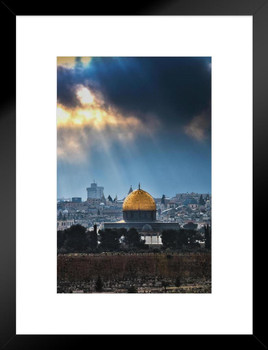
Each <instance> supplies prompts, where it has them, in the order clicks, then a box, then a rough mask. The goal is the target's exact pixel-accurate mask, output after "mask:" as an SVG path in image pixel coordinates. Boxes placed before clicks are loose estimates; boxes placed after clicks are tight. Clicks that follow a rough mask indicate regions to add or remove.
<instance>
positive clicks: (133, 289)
mask: <svg viewBox="0 0 268 350" xmlns="http://www.w3.org/2000/svg"><path fill="white" fill-rule="evenodd" d="M127 292H128V293H138V290H137V288H136V287H135V286H130V287H129V288H128V290H127Z"/></svg>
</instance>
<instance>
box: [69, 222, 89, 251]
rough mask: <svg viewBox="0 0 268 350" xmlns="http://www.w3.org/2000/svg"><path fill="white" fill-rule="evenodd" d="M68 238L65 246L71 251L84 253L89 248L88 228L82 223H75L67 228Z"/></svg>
mask: <svg viewBox="0 0 268 350" xmlns="http://www.w3.org/2000/svg"><path fill="white" fill-rule="evenodd" d="M65 235H66V239H65V242H64V247H65V248H66V249H67V250H68V251H71V252H76V253H82V252H85V250H86V249H87V248H88V240H87V236H86V228H85V227H84V226H81V225H73V226H71V227H70V228H68V229H66V230H65Z"/></svg>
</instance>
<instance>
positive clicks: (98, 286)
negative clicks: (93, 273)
mask: <svg viewBox="0 0 268 350" xmlns="http://www.w3.org/2000/svg"><path fill="white" fill-rule="evenodd" d="M102 288H103V282H102V279H101V277H100V276H98V278H97V281H96V283H95V290H96V292H102Z"/></svg>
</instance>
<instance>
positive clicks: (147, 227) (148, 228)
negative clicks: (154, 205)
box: [141, 224, 153, 232]
mask: <svg viewBox="0 0 268 350" xmlns="http://www.w3.org/2000/svg"><path fill="white" fill-rule="evenodd" d="M141 230H142V232H150V231H153V229H152V226H151V225H149V224H145V225H144V226H143V227H142V229H141Z"/></svg>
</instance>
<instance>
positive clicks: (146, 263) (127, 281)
mask: <svg viewBox="0 0 268 350" xmlns="http://www.w3.org/2000/svg"><path fill="white" fill-rule="evenodd" d="M57 270H58V271H57V273H58V292H59V293H75V292H82V293H92V292H96V288H95V285H96V280H97V279H98V277H99V278H101V280H102V284H103V286H102V289H101V292H103V293H127V292H128V291H129V288H130V287H132V288H134V289H135V291H134V292H135V293H163V292H165V293H210V292H211V254H210V253H209V252H201V253H172V254H166V253H142V254H138V253H133V254H130V253H128V254H124V253H102V254H64V255H58V266H57Z"/></svg>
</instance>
